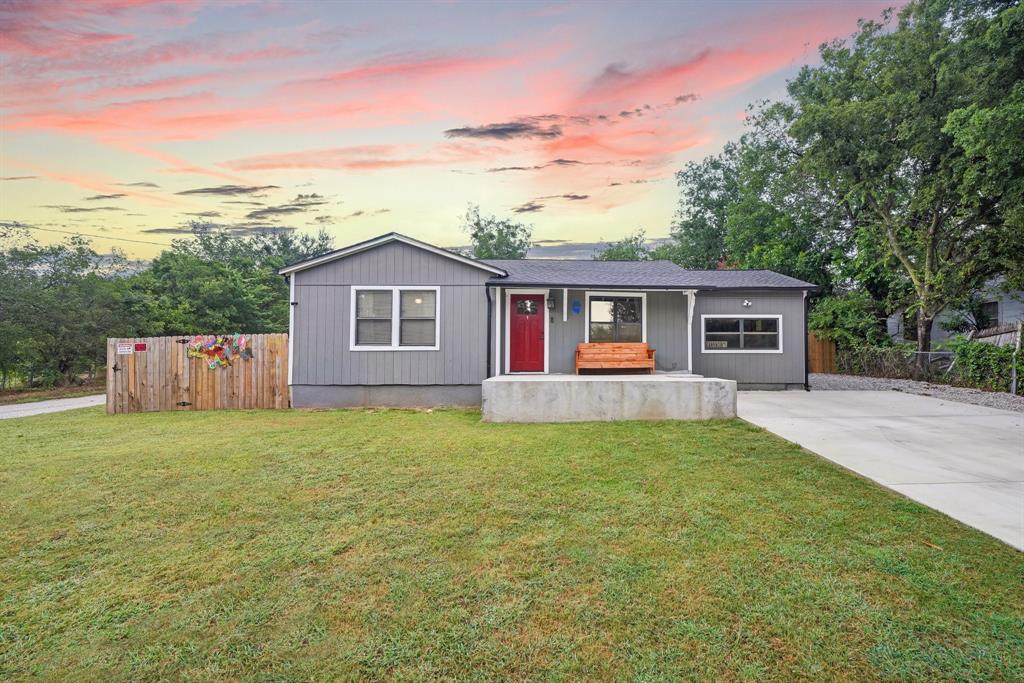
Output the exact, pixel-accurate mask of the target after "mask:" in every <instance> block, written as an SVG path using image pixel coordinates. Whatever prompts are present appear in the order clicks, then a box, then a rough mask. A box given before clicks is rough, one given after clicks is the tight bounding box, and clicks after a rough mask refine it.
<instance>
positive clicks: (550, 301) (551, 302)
mask: <svg viewBox="0 0 1024 683" xmlns="http://www.w3.org/2000/svg"><path fill="white" fill-rule="evenodd" d="M548 310H549V311H553V310H555V300H554V299H553V298H551V297H548Z"/></svg>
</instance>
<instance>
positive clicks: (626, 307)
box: [587, 296, 644, 342]
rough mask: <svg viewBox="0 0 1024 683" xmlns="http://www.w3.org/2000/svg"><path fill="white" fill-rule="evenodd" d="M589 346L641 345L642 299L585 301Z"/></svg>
mask: <svg viewBox="0 0 1024 683" xmlns="http://www.w3.org/2000/svg"><path fill="white" fill-rule="evenodd" d="M587 311H588V323H587V324H588V329H587V332H588V337H587V341H589V342H642V341H644V326H643V315H644V299H643V297H639V296H590V297H588V298H587Z"/></svg>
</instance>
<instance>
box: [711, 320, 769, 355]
mask: <svg viewBox="0 0 1024 683" xmlns="http://www.w3.org/2000/svg"><path fill="white" fill-rule="evenodd" d="M701 325H702V327H703V330H702V331H703V336H704V348H703V351H704V353H782V330H781V327H782V316H781V315H771V316H724V315H722V316H719V315H702V316H701Z"/></svg>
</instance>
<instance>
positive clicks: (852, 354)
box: [836, 338, 1024, 395]
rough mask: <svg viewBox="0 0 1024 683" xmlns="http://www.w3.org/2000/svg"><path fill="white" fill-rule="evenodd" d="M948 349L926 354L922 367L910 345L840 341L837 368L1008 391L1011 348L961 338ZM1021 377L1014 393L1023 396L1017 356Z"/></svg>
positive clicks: (848, 372)
mask: <svg viewBox="0 0 1024 683" xmlns="http://www.w3.org/2000/svg"><path fill="white" fill-rule="evenodd" d="M947 347H948V348H949V351H936V352H932V353H930V354H928V356H929V358H928V362H927V363H926V364H925V365H924V367H923V368H921V367H919V366H918V365H917V363H916V358H917V353H916V352H915V351H914V349H913V347H911V346H908V345H900V346H871V345H867V344H859V345H858V344H840V345H839V347H838V349H837V352H836V371H837V372H839V373H841V374H845V375H864V376H867V377H888V378H892V379H915V380H922V381H927V382H936V383H939V384H952V385H955V386H961V387H972V388H975V389H985V390H987V391H1009V390H1010V371H1011V368H1012V366H1013V348H1012V347H1009V346H1003V347H999V346H995V345H994V344H986V343H984V342H979V341H971V340H968V339H964V338H957V339H953V340H951V341H950V342H949V343H948V344H947ZM1017 372H1018V376H1020V379H1019V380H1018V382H1017V393H1018V394H1021V395H1024V368H1022V367H1021V364H1020V359H1018V367H1017Z"/></svg>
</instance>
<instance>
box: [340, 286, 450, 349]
mask: <svg viewBox="0 0 1024 683" xmlns="http://www.w3.org/2000/svg"><path fill="white" fill-rule="evenodd" d="M438 291H439V290H438V288H437V287H377V286H374V287H359V286H354V287H353V288H352V319H351V324H352V336H351V348H352V350H353V351H436V350H437V349H438V348H439V340H438V332H437V319H438V298H439V297H438Z"/></svg>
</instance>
